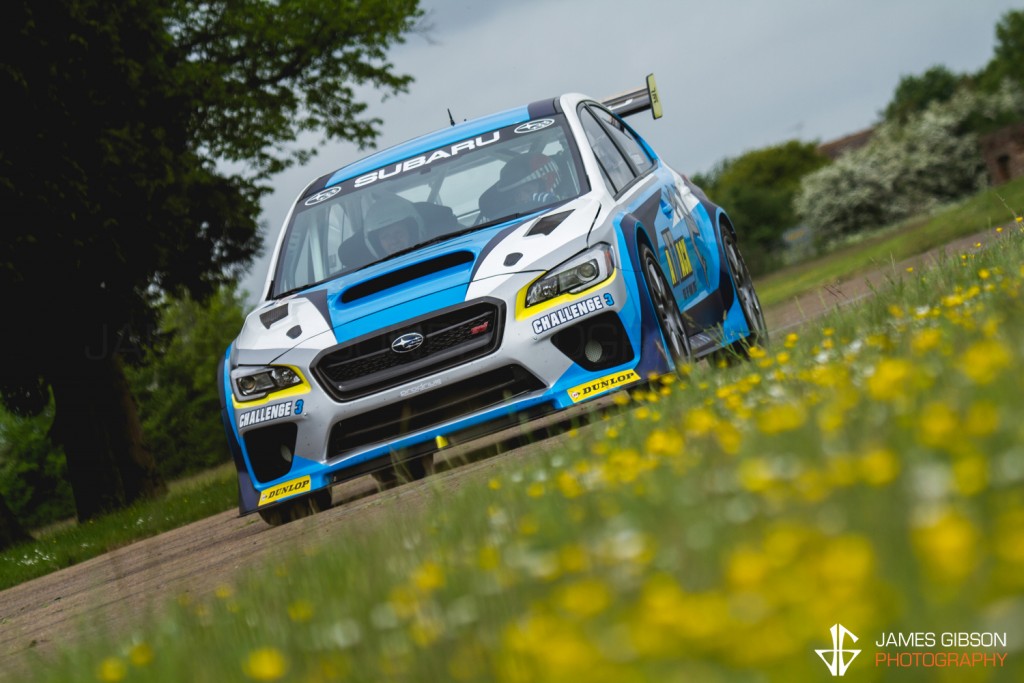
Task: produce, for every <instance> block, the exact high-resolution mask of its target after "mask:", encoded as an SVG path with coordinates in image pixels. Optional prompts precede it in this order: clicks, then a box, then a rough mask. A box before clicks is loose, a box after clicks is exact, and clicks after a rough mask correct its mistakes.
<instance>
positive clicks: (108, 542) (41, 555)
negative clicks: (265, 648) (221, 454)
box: [0, 464, 238, 590]
mask: <svg viewBox="0 0 1024 683" xmlns="http://www.w3.org/2000/svg"><path fill="white" fill-rule="evenodd" d="M168 488H169V492H168V494H167V496H166V497H164V498H161V499H159V500H149V501H143V502H139V503H136V504H135V505H132V506H131V507H128V508H126V509H124V510H119V511H117V512H114V513H111V514H109V515H104V516H103V517H99V518H97V519H95V520H93V521H90V522H86V523H85V524H71V525H56V526H54V527H52V528H50V529H49V530H46V531H43V532H41V533H39V534H38V535H37V538H36V540H35V541H34V542H31V543H25V544H22V545H19V546H16V547H14V548H10V549H8V550H6V551H4V552H2V553H0V590H3V589H4V588H10V587H11V586H15V585H17V584H19V583H22V582H23V581H28V580H30V579H34V578H37V577H39V576H43V575H44V574H49V573H50V572H54V571H57V570H58V569H63V568H64V567H70V566H71V565H73V564H77V563H79V562H84V561H85V560H88V559H90V558H93V557H96V556H97V555H102V554H103V553H105V552H108V551H110V550H113V549H114V548H119V547H121V546H124V545H128V544H129V543H132V542H134V541H137V540H140V539H143V538H149V537H150V536H156V535H157V534H160V533H163V532H164V531H169V530H170V529H175V528H177V527H180V526H184V525H186V524H189V523H191V522H195V521H197V520H200V519H205V518H206V517H209V516H210V515H214V514H216V513H218V512H223V511H225V510H230V509H231V508H232V507H233V506H235V505H237V503H238V486H237V483H236V478H235V468H234V465H231V464H227V465H224V466H222V467H219V468H217V469H215V470H211V471H209V472H208V473H204V474H202V475H200V476H198V477H192V478H189V479H187V480H185V481H182V482H172V483H171V484H170V485H169V487H168Z"/></svg>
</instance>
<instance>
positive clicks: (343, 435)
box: [328, 365, 544, 457]
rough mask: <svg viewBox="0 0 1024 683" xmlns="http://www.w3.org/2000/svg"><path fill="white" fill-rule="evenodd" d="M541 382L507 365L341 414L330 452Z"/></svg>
mask: <svg viewBox="0 0 1024 683" xmlns="http://www.w3.org/2000/svg"><path fill="white" fill-rule="evenodd" d="M543 388H544V383H543V382H541V381H540V380H539V379H537V378H536V377H534V376H533V375H532V374H530V373H529V372H527V371H526V370H524V369H523V368H521V367H519V366H518V365H507V366H505V367H502V368H498V369H497V370H491V371H489V372H485V373H483V374H481V375H478V376H476V377H473V378H471V379H466V380H462V381H461V382H455V383H453V384H450V385H442V386H441V387H440V388H438V389H435V390H433V391H426V392H423V393H420V394H415V395H413V396H410V397H409V398H407V399H404V400H402V401H398V402H396V403H393V404H391V405H389V406H385V407H383V408H378V409H376V410H373V411H371V412H369V413H364V414H362V415H356V416H354V417H351V418H348V419H346V420H342V421H341V422H338V423H337V424H335V425H334V427H333V428H331V438H330V442H329V444H328V452H329V454H330V456H331V457H337V456H339V455H344V454H345V453H348V452H349V451H353V450H356V449H359V448H363V447H364V446H369V445H371V444H375V443H381V442H384V441H388V440H392V439H396V438H398V437H400V436H402V435H404V434H408V433H410V432H415V431H419V430H421V429H427V428H429V427H432V426H434V425H438V424H441V423H443V422H447V421H449V420H454V419H457V418H460V417H463V416H464V415H469V414H470V413H474V412H476V411H479V410H483V409H485V408H489V407H491V406H495V405H500V404H502V403H505V402H506V401H509V400H511V399H513V398H516V397H517V396H523V395H525V394H528V393H530V392H533V391H538V390H540V389H543Z"/></svg>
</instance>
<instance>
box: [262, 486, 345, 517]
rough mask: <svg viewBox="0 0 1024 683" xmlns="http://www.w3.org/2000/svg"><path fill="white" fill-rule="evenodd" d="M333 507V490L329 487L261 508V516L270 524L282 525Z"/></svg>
mask: <svg viewBox="0 0 1024 683" xmlns="http://www.w3.org/2000/svg"><path fill="white" fill-rule="evenodd" d="M330 507H331V490H330V489H329V488H326V489H321V490H319V491H314V492H313V493H311V494H309V495H307V496H302V497H301V498H296V499H295V500H289V501H285V502H284V503H281V504H279V505H275V506H274V507H272V508H267V509H266V510H260V511H259V512H260V517H262V518H263V521H264V522H266V523H267V524H269V525H270V526H281V525H282V524H287V523H288V522H294V521H295V520H297V519H302V518H303V517H311V516H312V515H315V514H316V513H318V512H322V511H324V510H327V509H328V508H330Z"/></svg>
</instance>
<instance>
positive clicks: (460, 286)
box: [235, 196, 601, 364]
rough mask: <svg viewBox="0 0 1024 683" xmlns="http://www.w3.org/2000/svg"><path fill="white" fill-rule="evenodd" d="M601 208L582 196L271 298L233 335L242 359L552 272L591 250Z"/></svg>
mask: <svg viewBox="0 0 1024 683" xmlns="http://www.w3.org/2000/svg"><path fill="white" fill-rule="evenodd" d="M600 208H601V206H600V201H599V200H598V199H597V198H595V197H592V196H584V197H580V198H578V199H575V200H573V201H571V202H569V203H567V204H563V205H561V206H559V207H557V208H554V209H552V210H550V211H547V212H545V213H542V214H538V215H536V216H531V217H528V218H526V219H523V220H517V221H512V222H509V223H504V224H501V225H497V226H494V227H491V228H485V229H482V230H478V231H475V232H471V233H467V234H465V235H461V236H459V237H456V238H454V239H451V240H448V241H446V242H441V243H438V244H432V245H429V246H426V247H424V248H423V249H420V250H417V251H414V252H411V253H409V254H405V255H403V256H400V257H398V258H395V259H392V260H389V261H384V262H383V263H378V264H375V265H373V266H370V267H368V268H364V269H362V270H358V271H355V272H352V273H347V274H345V275H342V276H340V277H338V278H335V279H333V280H330V281H328V282H325V283H323V284H321V285H317V286H316V287H312V288H310V289H307V290H304V291H302V292H298V293H296V294H293V295H290V296H288V297H285V298H283V299H279V300H274V301H269V302H266V303H265V304H263V305H261V306H260V307H258V308H257V309H256V310H254V311H252V312H251V313H250V314H249V315H248V317H247V318H246V321H245V324H244V326H243V328H242V332H241V334H240V335H239V337H238V339H237V340H236V341H235V348H236V350H240V351H244V352H246V353H245V357H243V358H240V359H239V362H240V363H243V364H247V363H256V362H258V363H269V362H272V361H273V359H274V358H276V357H277V356H280V355H281V354H282V353H284V352H286V351H288V350H291V349H294V348H297V347H308V348H317V349H319V348H326V347H328V346H332V345H334V344H335V343H340V342H345V341H349V340H351V339H356V338H358V337H360V336H363V335H364V334H369V333H371V332H374V331H376V330H379V329H382V328H386V327H389V326H391V325H397V324H399V323H401V322H403V321H404V320H408V319H410V318H415V317H418V316H422V315H423V314H425V313H429V312H430V311H434V310H440V309H443V308H447V307H449V306H454V305H456V304H458V303H461V302H463V301H465V300H466V298H467V291H468V289H469V286H470V284H471V283H473V282H474V281H480V280H484V279H488V278H499V277H504V278H508V276H510V275H516V274H521V273H529V272H536V273H538V274H539V273H542V272H544V271H547V270H550V269H551V268H553V267H555V266H557V265H558V264H559V263H562V262H563V261H565V260H566V259H568V258H570V257H571V256H573V255H575V254H577V253H579V252H580V251H582V250H584V249H586V248H587V246H588V236H589V234H590V230H591V228H592V227H593V225H594V223H595V220H596V218H597V215H598V213H599V211H600ZM514 296H515V292H509V298H510V299H511V298H512V297H514ZM328 334H330V335H331V337H328V338H325V336H324V335H328ZM260 351H262V353H259V352H260ZM252 352H257V353H256V354H255V355H254V354H253V353H252ZM268 354H272V356H271V355H268Z"/></svg>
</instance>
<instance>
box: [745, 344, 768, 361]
mask: <svg viewBox="0 0 1024 683" xmlns="http://www.w3.org/2000/svg"><path fill="white" fill-rule="evenodd" d="M747 355H748V356H750V357H751V358H753V359H754V360H758V359H761V358H764V357H765V356H767V355H768V352H767V351H765V350H764V349H762V348H761V347H760V346H751V347H750V348H749V349H747Z"/></svg>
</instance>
